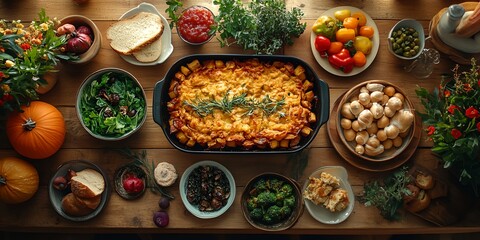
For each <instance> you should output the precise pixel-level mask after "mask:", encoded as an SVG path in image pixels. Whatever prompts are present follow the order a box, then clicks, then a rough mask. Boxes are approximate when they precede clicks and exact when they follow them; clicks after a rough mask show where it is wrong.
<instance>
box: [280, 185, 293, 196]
mask: <svg viewBox="0 0 480 240" xmlns="http://www.w3.org/2000/svg"><path fill="white" fill-rule="evenodd" d="M280 192H283V193H285V195H287V196H288V195H291V194H292V193H293V187H292V185H290V184H288V183H285V184H283V186H282V188H281V189H280Z"/></svg>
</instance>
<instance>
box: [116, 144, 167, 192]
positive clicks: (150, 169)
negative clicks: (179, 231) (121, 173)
mask: <svg viewBox="0 0 480 240" xmlns="http://www.w3.org/2000/svg"><path fill="white" fill-rule="evenodd" d="M120 152H121V153H122V154H124V155H125V156H127V157H129V158H132V159H133V162H132V164H133V165H136V166H138V167H140V168H142V169H143V170H145V172H146V176H145V178H146V180H147V182H146V185H147V187H150V190H151V191H152V192H153V193H155V194H158V193H160V194H161V195H163V196H164V197H166V198H168V199H170V200H172V199H174V198H175V197H174V196H173V195H172V194H171V193H169V192H168V191H167V190H166V189H165V188H163V187H161V186H160V185H158V184H157V183H156V182H155V178H154V170H155V164H154V163H153V162H152V161H149V160H148V159H147V151H145V150H142V151H141V152H140V153H138V152H133V151H131V150H130V149H128V148H127V149H120Z"/></svg>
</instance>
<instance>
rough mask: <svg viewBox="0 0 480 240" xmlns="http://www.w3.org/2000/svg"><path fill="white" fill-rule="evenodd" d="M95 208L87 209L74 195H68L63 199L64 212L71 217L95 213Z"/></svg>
mask: <svg viewBox="0 0 480 240" xmlns="http://www.w3.org/2000/svg"><path fill="white" fill-rule="evenodd" d="M99 199H100V198H99ZM99 203H100V202H99ZM97 206H98V205H97ZM95 208H96V207H95ZM95 208H93V209H92V208H89V207H87V205H85V204H84V203H83V202H81V201H80V200H79V199H78V198H77V197H76V196H75V195H74V194H73V193H68V194H67V195H65V197H63V198H62V210H63V211H64V212H65V213H66V214H68V215H71V216H85V215H88V214H90V213H91V212H93V210H94V209H95Z"/></svg>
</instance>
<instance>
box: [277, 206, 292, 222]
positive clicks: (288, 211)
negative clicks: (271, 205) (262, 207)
mask: <svg viewBox="0 0 480 240" xmlns="http://www.w3.org/2000/svg"><path fill="white" fill-rule="evenodd" d="M280 212H281V214H282V219H285V218H287V217H289V216H290V214H292V208H290V207H289V206H286V205H285V206H283V207H281V208H280Z"/></svg>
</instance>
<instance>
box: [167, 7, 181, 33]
mask: <svg viewBox="0 0 480 240" xmlns="http://www.w3.org/2000/svg"><path fill="white" fill-rule="evenodd" d="M167 5H168V8H167V9H165V13H167V14H168V17H169V18H170V19H172V20H171V22H170V28H172V29H173V27H174V26H175V24H176V23H177V22H178V18H179V16H178V15H177V10H178V9H179V8H181V7H183V3H182V2H181V1H179V0H167Z"/></svg>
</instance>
